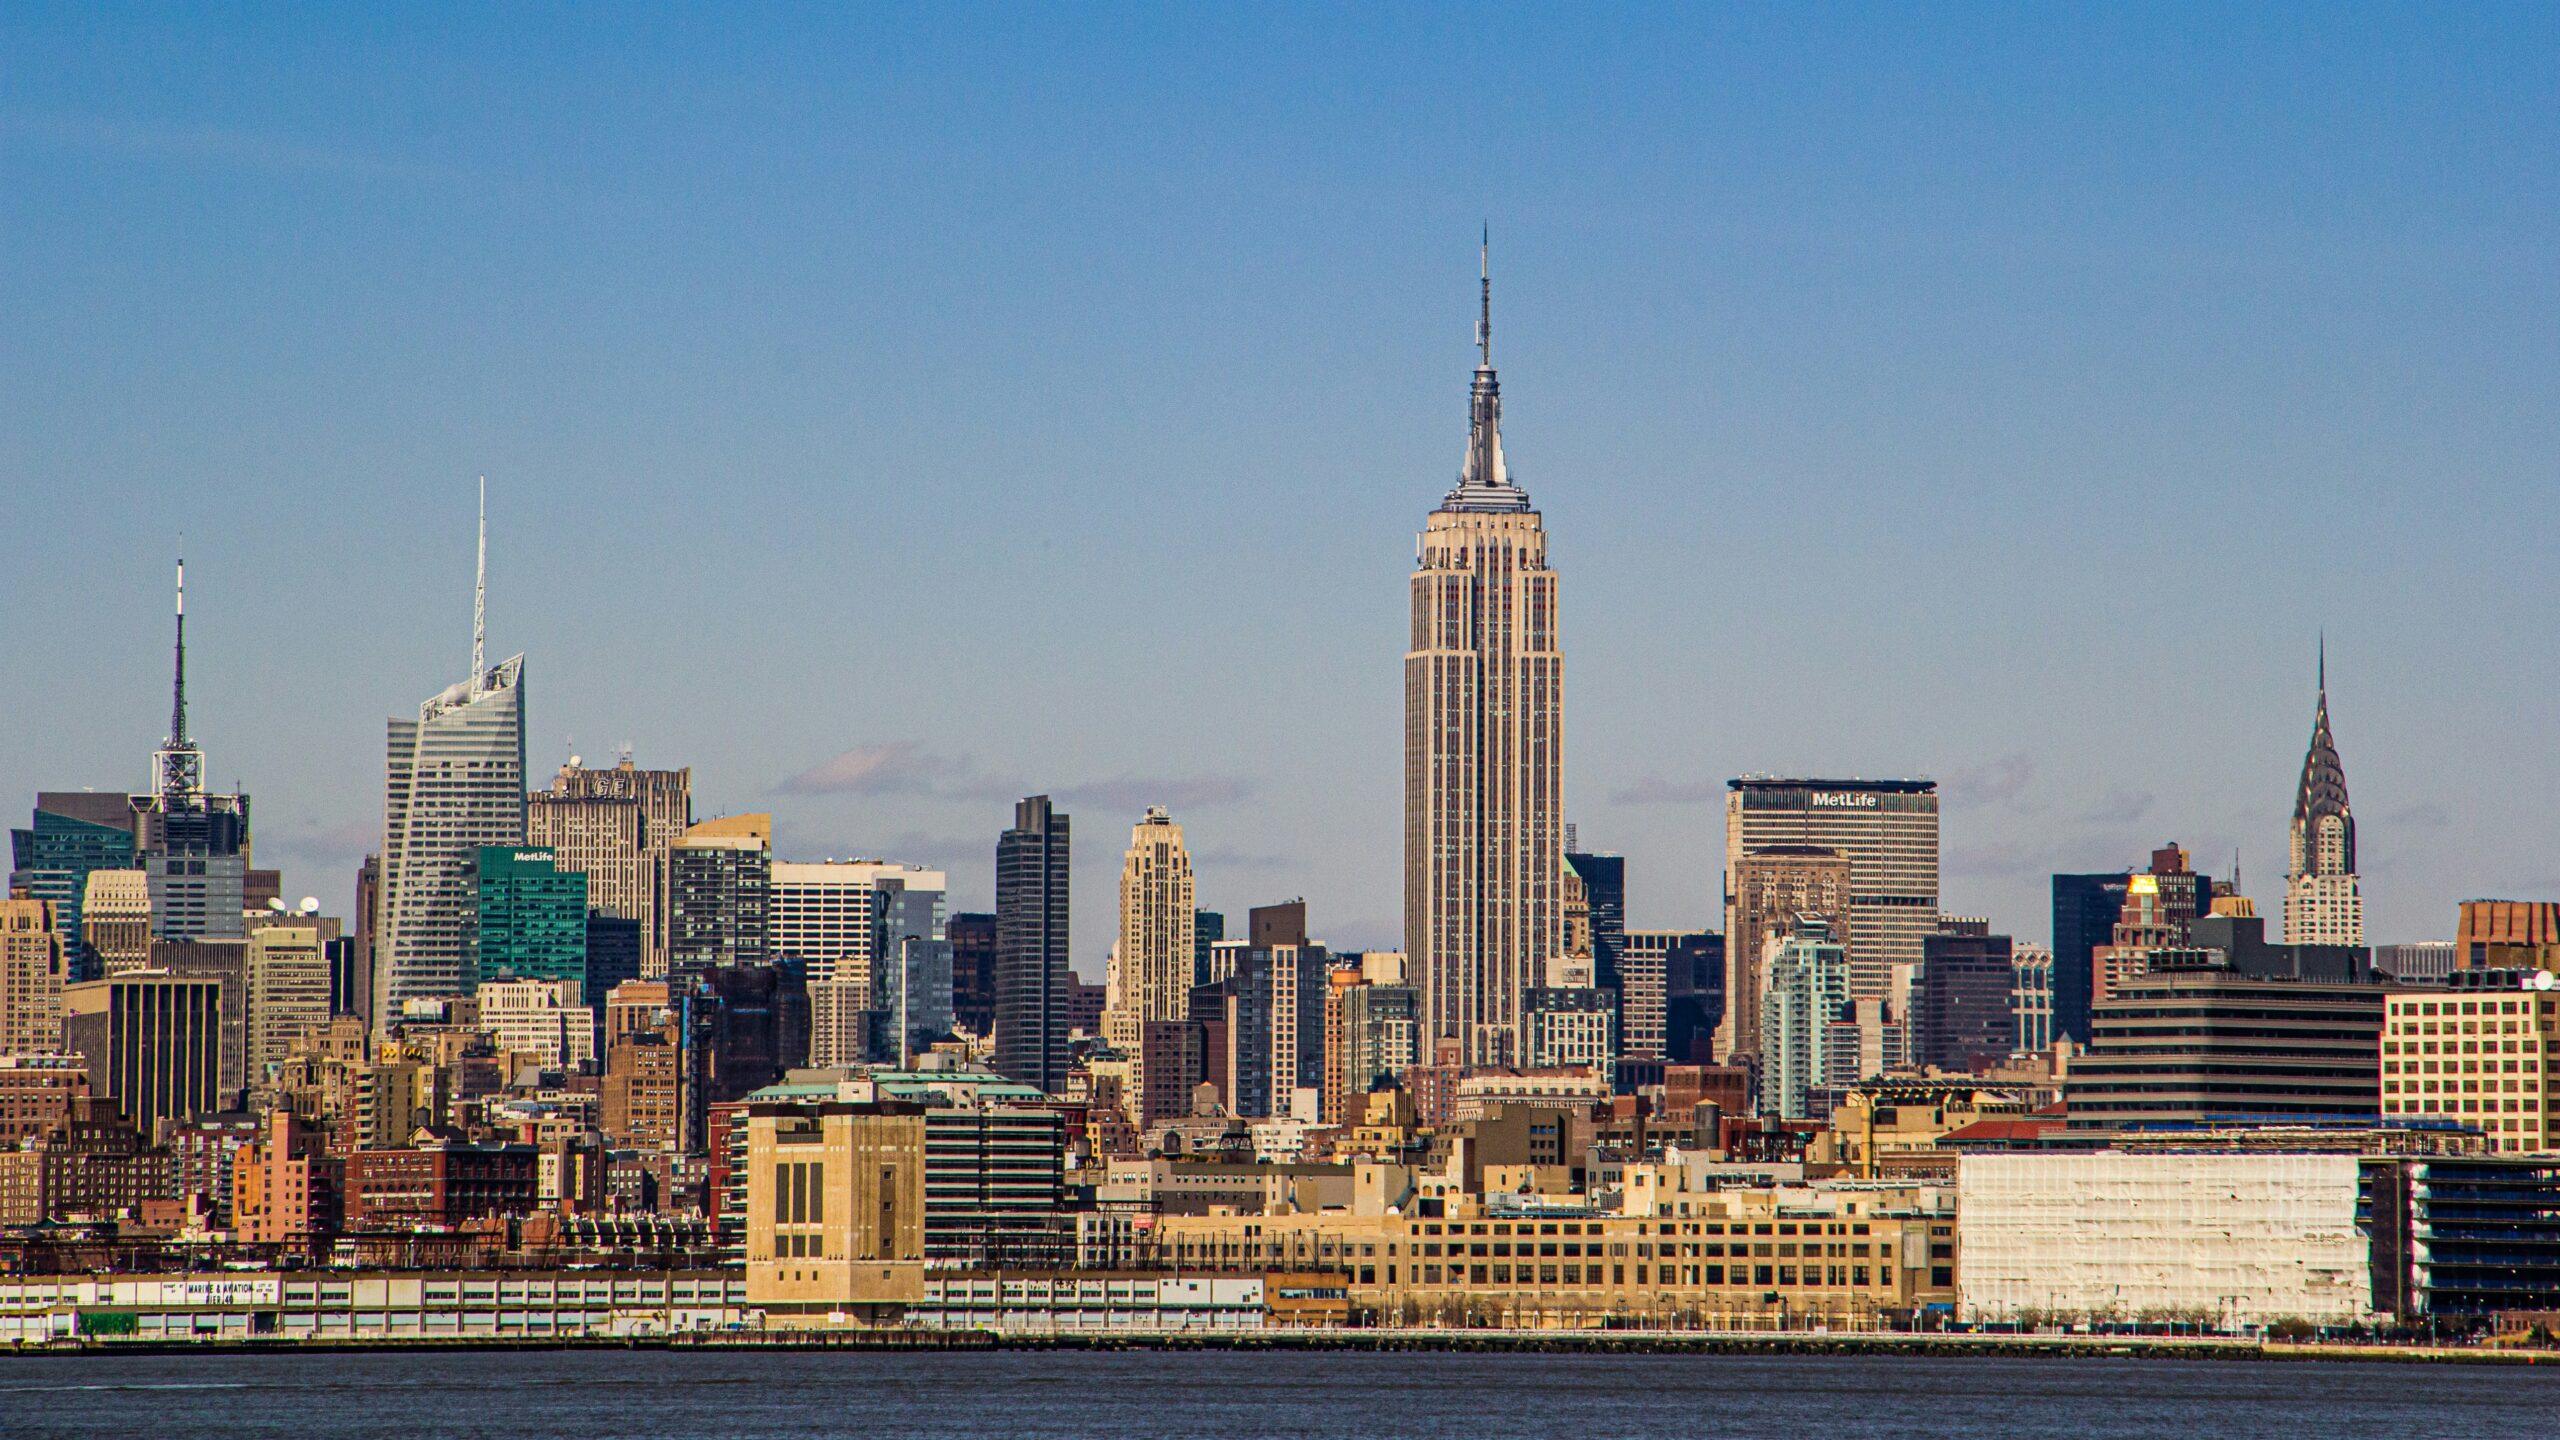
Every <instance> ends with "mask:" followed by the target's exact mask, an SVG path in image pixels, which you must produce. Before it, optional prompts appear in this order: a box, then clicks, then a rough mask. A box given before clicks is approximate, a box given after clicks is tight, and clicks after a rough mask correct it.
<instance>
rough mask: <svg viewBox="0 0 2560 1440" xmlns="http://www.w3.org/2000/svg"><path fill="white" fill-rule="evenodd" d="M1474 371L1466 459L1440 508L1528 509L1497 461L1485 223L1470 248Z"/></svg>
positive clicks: (1489, 233)
mask: <svg viewBox="0 0 2560 1440" xmlns="http://www.w3.org/2000/svg"><path fill="white" fill-rule="evenodd" d="M1476 287H1477V298H1476V351H1477V356H1478V358H1477V362H1476V374H1475V380H1474V382H1473V383H1472V384H1470V385H1469V386H1468V387H1467V461H1466V464H1465V465H1464V466H1463V467H1461V468H1460V470H1459V471H1458V488H1457V489H1455V490H1452V491H1450V492H1449V495H1448V498H1447V499H1446V500H1444V501H1443V502H1442V508H1444V509H1446V508H1449V507H1451V506H1457V507H1460V508H1464V509H1468V510H1478V511H1517V510H1526V509H1528V508H1529V497H1528V496H1527V495H1526V494H1524V493H1523V492H1522V491H1521V490H1520V488H1519V487H1518V486H1516V485H1514V484H1512V483H1511V475H1510V471H1509V470H1508V468H1507V467H1505V465H1504V464H1503V459H1502V383H1501V382H1500V381H1499V380H1497V379H1496V378H1495V377H1494V373H1493V226H1492V224H1491V223H1490V222H1488V223H1487V224H1486V225H1485V227H1484V230H1483V232H1482V233H1481V235H1480V236H1479V238H1478V240H1477V249H1476Z"/></svg>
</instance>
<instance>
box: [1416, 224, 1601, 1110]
mask: <svg viewBox="0 0 2560 1440" xmlns="http://www.w3.org/2000/svg"><path fill="white" fill-rule="evenodd" d="M1487 277H1488V278H1487V279H1486V280H1485V281H1484V291H1483V302H1482V303H1483V310H1482V313H1481V316H1480V318H1479V320H1478V322H1477V335H1476V340H1477V344H1478V346H1479V347H1480V349H1481V351H1482V355H1483V359H1482V362H1481V363H1480V364H1478V365H1477V367H1476V374H1475V384H1474V386H1473V389H1472V391H1471V395H1470V419H1469V428H1468V435H1467V458H1466V466H1465V468H1464V469H1463V470H1462V471H1461V472H1460V474H1459V477H1458V488H1456V489H1455V490H1452V491H1450V492H1449V494H1448V496H1447V498H1445V499H1443V500H1442V501H1441V502H1440V508H1439V509H1437V510H1434V511H1432V512H1431V518H1430V520H1429V522H1428V524H1427V525H1426V527H1425V528H1424V530H1423V532H1422V535H1421V537H1420V541H1419V544H1418V546H1417V550H1418V552H1419V554H1418V556H1417V560H1418V563H1417V565H1416V568H1415V570H1414V575H1413V616H1412V620H1413V648H1412V649H1411V651H1409V652H1408V653H1407V654H1406V655H1405V660H1404V941H1405V950H1406V953H1407V955H1408V956H1409V963H1410V964H1411V966H1412V968H1413V973H1414V974H1415V975H1416V976H1417V977H1418V980H1419V984H1420V988H1421V991H1422V1004H1423V1027H1424V1048H1425V1051H1426V1053H1428V1051H1429V1050H1430V1049H1431V1047H1432V1046H1433V1045H1435V1044H1436V1043H1437V1042H1440V1041H1443V1040H1454V1041H1456V1042H1458V1045H1459V1048H1460V1053H1461V1055H1462V1057H1463V1058H1464V1060H1465V1062H1466V1063H1468V1064H1471V1065H1488V1064H1499V1063H1506V1062H1512V1061H1516V1059H1517V1058H1518V1056H1519V1055H1520V1053H1521V1021H1522V1003H1523V999H1524V995H1525V992H1526V991H1527V990H1528V989H1529V987H1531V986H1533V985H1536V984H1538V983H1540V977H1541V975H1542V974H1543V972H1544V970H1545V966H1546V963H1547V961H1548V960H1549V959H1551V958H1552V957H1554V956H1556V955H1557V954H1560V953H1561V952H1562V950H1563V946H1564V921H1563V889H1564V835H1563V830H1564V824H1563V822H1564V653H1563V651H1562V649H1561V648H1560V645H1559V641H1558V638H1557V633H1556V574H1555V572H1554V571H1553V570H1550V569H1548V568H1547V537H1546V532H1545V530H1544V529H1543V528H1542V526H1541V525H1540V522H1539V517H1538V512H1537V511H1536V510H1534V509H1532V508H1530V504H1529V496H1528V494H1527V493H1526V492H1524V491H1522V490H1521V489H1520V488H1519V487H1518V486H1516V485H1513V484H1512V483H1511V477H1510V475H1509V474H1508V473H1507V472H1506V471H1505V469H1504V467H1503V459H1502V397H1501V388H1500V386H1499V385H1498V384H1497V383H1496V382H1495V379H1494V372H1493V285H1492V281H1491V279H1490V271H1489V270H1488V272H1487Z"/></svg>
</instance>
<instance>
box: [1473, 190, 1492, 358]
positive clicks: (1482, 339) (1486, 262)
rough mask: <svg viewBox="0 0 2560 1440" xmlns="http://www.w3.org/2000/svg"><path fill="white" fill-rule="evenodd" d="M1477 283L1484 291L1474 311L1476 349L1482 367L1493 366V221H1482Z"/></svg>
mask: <svg viewBox="0 0 2560 1440" xmlns="http://www.w3.org/2000/svg"><path fill="white" fill-rule="evenodd" d="M1476 273H1477V276H1478V279H1477V283H1478V284H1479V285H1481V286H1482V287H1483V290H1484V293H1483V295H1482V297H1481V299H1480V301H1479V308H1478V309H1477V312H1476V349H1477V350H1478V351H1479V352H1481V353H1482V354H1483V356H1484V367H1485V368H1486V369H1488V370H1490V369H1492V368H1493V222H1492V221H1490V220H1488V221H1486V222H1485V223H1484V237H1483V239H1482V240H1481V241H1479V242H1478V244H1477V247H1476Z"/></svg>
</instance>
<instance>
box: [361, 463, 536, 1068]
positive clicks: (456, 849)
mask: <svg viewBox="0 0 2560 1440" xmlns="http://www.w3.org/2000/svg"><path fill="white" fill-rule="evenodd" d="M488 581H489V519H488V505H487V486H486V485H485V483H484V484H483V486H482V504H481V512H480V562H479V574H478V579H477V581H476V583H475V584H474V585H473V587H472V596H471V674H470V677H469V678H468V679H465V680H463V681H462V682H461V683H459V684H456V685H451V686H448V687H446V688H445V690H444V691H443V692H442V693H440V694H438V695H437V696H436V697H435V698H433V699H431V700H428V701H427V702H426V703H424V704H422V705H420V706H419V707H418V717H417V718H416V719H414V720H397V719H395V720H393V721H391V722H390V743H389V746H388V751H389V757H388V763H387V765H386V767H385V777H384V785H383V804H382V890H381V899H380V902H379V906H380V912H381V913H380V915H379V917H378V919H379V929H378V930H377V931H376V936H375V940H374V981H373V983H374V1005H373V1022H374V1024H375V1025H377V1026H381V1025H388V1024H390V1023H391V1022H392V1021H394V1020H396V1019H397V1018H399V1013H400V1006H401V1004H402V1002H404V1001H407V1000H412V999H418V998H421V997H425V996H430V995H455V994H460V993H462V992H463V991H464V990H465V989H466V988H467V980H468V977H466V976H465V974H464V973H463V972H464V966H465V962H466V961H467V959H468V956H467V955H466V954H465V952H464V944H465V938H466V937H465V933H464V932H465V929H466V927H467V925H468V922H469V918H470V915H471V913H472V911H473V909H474V907H475V906H476V905H477V904H478V899H479V897H478V895H477V893H476V891H475V888H474V885H473V880H472V873H471V872H472V862H473V861H474V860H476V859H477V858H478V857H479V853H480V847H481V846H483V845H522V844H523V843H524V797H525V790H524V724H525V697H524V657H523V656H522V655H518V656H515V657H513V658H512V659H508V660H505V661H502V662H500V663H499V664H497V665H494V666H492V665H489V664H488V663H487V651H486V646H485V640H486V635H487V624H486V621H487V599H488Z"/></svg>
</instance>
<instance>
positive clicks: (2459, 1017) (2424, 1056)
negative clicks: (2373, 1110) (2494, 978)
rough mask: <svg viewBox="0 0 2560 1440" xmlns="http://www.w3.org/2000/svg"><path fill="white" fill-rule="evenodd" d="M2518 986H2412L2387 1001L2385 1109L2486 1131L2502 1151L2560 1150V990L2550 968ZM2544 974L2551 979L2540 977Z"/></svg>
mask: <svg viewBox="0 0 2560 1440" xmlns="http://www.w3.org/2000/svg"><path fill="white" fill-rule="evenodd" d="M2510 973H2512V974H2514V975H2515V976H2517V977H2518V981H2517V983H2516V984H2515V985H2513V986H2512V987H2511V988H2507V989H2495V988H2480V989H2472V988H2467V987H2466V988H2462V989H2453V990H2447V989H2441V988H2431V989H2426V990H2411V991H2403V992H2399V993H2395V994H2394V995H2392V996H2391V998H2390V1000H2389V1001H2388V1002H2386V1006H2385V1009H2384V1011H2383V1022H2382V1115H2383V1118H2384V1119H2385V1120H2386V1121H2401V1122H2406V1121H2410V1120H2449V1121H2452V1122H2454V1123H2456V1124H2460V1125H2468V1126H2471V1127H2473V1128H2475V1129H2477V1130H2479V1131H2480V1132H2481V1133H2482V1134H2483V1135H2484V1136H2486V1137H2487V1140H2488V1148H2489V1149H2490V1150H2491V1151H2492V1152H2495V1153H2499V1154H2509V1155H2517V1154H2531V1153H2535V1152H2539V1151H2547V1150H2552V1149H2556V1148H2560V1135H2555V1133H2554V1130H2555V1126H2560V1121H2555V1120H2554V1118H2553V1112H2554V1110H2555V1108H2560V1088H2555V1086H2556V1085H2560V1077H2555V1076H2554V1074H2553V1064H2554V1062H2555V1061H2560V988H2551V985H2550V984H2549V983H2547V982H2550V979H2551V977H2550V976H2549V974H2548V972H2545V971H2540V970H2536V971H2531V972H2524V971H2516V972H2510ZM2536 977H2539V978H2541V979H2542V980H2543V981H2545V982H2546V983H2545V984H2543V985H2540V986H2537V985H2535V984H2534V983H2533V982H2534V980H2535V979H2536Z"/></svg>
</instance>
